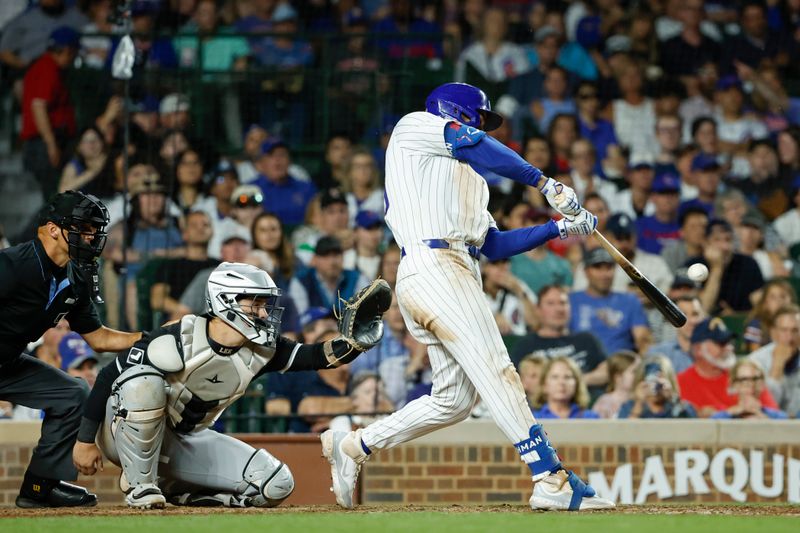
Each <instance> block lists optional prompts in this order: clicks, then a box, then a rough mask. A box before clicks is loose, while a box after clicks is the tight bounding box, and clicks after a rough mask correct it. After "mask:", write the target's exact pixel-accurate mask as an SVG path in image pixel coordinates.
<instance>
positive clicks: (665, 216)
mask: <svg viewBox="0 0 800 533" xmlns="http://www.w3.org/2000/svg"><path fill="white" fill-rule="evenodd" d="M680 192H681V181H680V178H679V177H678V175H677V174H674V173H671V172H660V173H657V174H656V175H655V178H654V179H653V186H652V187H651V189H650V201H651V202H653V206H655V213H653V214H652V215H649V216H642V217H639V218H637V219H636V235H637V239H636V241H637V242H638V244H639V248H641V249H642V250H644V251H645V252H650V253H651V254H660V253H661V248H663V246H664V245H665V244H666V243H668V242H669V241H673V240H676V239H679V238H680V230H681V228H680V223H679V222H678V206H679V205H680V201H681V200H680Z"/></svg>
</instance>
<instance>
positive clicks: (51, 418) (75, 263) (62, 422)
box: [0, 191, 141, 507]
mask: <svg viewBox="0 0 800 533" xmlns="http://www.w3.org/2000/svg"><path fill="white" fill-rule="evenodd" d="M107 224H108V210H107V209H106V208H105V206H104V205H103V204H102V203H101V202H100V201H99V200H98V199H97V198H95V197H94V196H91V195H89V196H87V195H85V194H83V193H81V192H76V191H67V192H65V193H61V194H58V195H56V196H55V197H54V198H53V200H52V201H51V202H50V203H49V204H47V205H46V206H45V207H44V208H43V209H42V212H41V214H40V219H39V227H38V229H37V234H36V238H35V239H33V240H31V241H28V242H25V243H22V244H19V245H17V246H14V247H13V248H8V249H6V250H2V251H0V400H7V401H10V402H12V403H15V404H20V405H25V406H27V407H32V408H34V409H42V410H44V421H43V423H42V435H41V438H40V439H39V444H38V445H37V446H36V448H35V449H34V450H33V455H32V457H31V462H30V464H29V465H28V469H27V471H26V472H25V479H24V480H23V482H22V487H21V488H20V491H19V496H17V500H16V503H17V506H18V507H73V506H92V505H96V504H97V496H95V495H94V494H91V493H90V492H88V491H87V490H86V489H84V488H82V487H78V486H75V485H72V484H70V483H64V481H62V480H74V479H76V478H77V477H78V472H77V470H76V469H75V467H74V466H73V464H72V446H73V444H74V443H75V437H76V435H77V432H78V426H79V425H80V422H81V415H82V413H83V402H84V400H85V399H86V397H87V396H88V393H89V388H88V386H87V385H86V383H85V382H84V381H83V380H81V379H77V378H73V377H71V376H69V375H67V374H65V373H64V372H62V371H61V370H59V369H57V368H53V367H51V366H49V365H47V364H45V363H43V362H42V361H39V360H38V359H36V358H34V357H30V356H28V355H25V354H22V351H23V350H24V349H25V346H26V345H27V343H28V342H30V341H34V340H36V339H38V338H39V337H41V335H42V333H44V332H45V331H46V330H47V329H48V328H51V327H53V326H54V325H55V324H57V323H58V322H59V321H60V320H61V319H62V318H66V319H67V320H68V321H69V324H70V327H71V328H72V329H73V330H74V331H76V332H78V333H79V334H80V335H81V336H82V337H83V338H84V339H85V340H86V342H88V343H89V345H90V346H91V347H92V348H93V349H94V350H95V351H97V352H116V351H119V350H124V349H127V348H129V347H130V346H132V345H133V343H135V342H136V341H137V340H139V338H140V337H141V333H124V332H121V331H115V330H112V329H109V328H107V327H105V326H103V325H102V324H101V323H100V319H99V317H98V316H97V312H96V311H95V308H94V304H93V298H94V295H95V291H96V275H97V269H96V259H97V257H98V256H99V255H100V252H102V250H103V246H105V242H106V237H107V234H106V225H107Z"/></svg>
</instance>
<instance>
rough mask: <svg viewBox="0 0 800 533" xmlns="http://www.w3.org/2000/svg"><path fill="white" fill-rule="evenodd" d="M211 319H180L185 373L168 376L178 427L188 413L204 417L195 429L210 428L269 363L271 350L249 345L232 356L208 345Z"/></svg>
mask: <svg viewBox="0 0 800 533" xmlns="http://www.w3.org/2000/svg"><path fill="white" fill-rule="evenodd" d="M207 324H208V320H207V319H206V318H203V317H198V316H193V315H189V316H186V317H184V318H183V319H182V320H181V328H180V337H181V344H182V346H183V360H184V367H183V370H181V371H179V372H174V373H170V374H167V376H166V380H167V382H168V383H169V390H168V391H167V396H168V400H167V412H168V414H169V419H170V424H171V425H172V426H173V427H176V426H177V425H178V424H179V423H180V422H181V420H183V418H184V414H185V412H187V411H191V412H192V413H196V414H203V413H204V416H203V418H202V420H201V421H200V422H198V423H197V425H196V426H195V427H194V430H199V429H203V428H206V427H209V426H210V425H211V424H213V423H214V421H215V420H216V419H217V418H218V417H219V415H220V414H222V411H224V410H225V408H227V407H228V406H229V405H230V404H232V403H233V402H234V401H235V400H237V399H238V398H239V397H241V396H242V395H243V394H244V392H245V390H246V389H247V386H248V385H249V384H250V382H251V381H252V380H253V378H254V377H255V376H256V374H258V372H259V371H260V370H261V369H262V368H263V367H264V366H265V365H266V364H267V363H268V362H269V360H270V359H271V358H272V356H273V355H274V353H275V351H274V349H272V348H266V347H263V346H257V345H254V344H251V343H247V344H245V345H244V346H242V347H241V348H239V350H237V351H236V352H234V353H232V354H229V355H228V354H219V353H217V352H215V351H214V350H213V349H212V348H211V346H210V345H209V343H208V337H207V334H206V332H207Z"/></svg>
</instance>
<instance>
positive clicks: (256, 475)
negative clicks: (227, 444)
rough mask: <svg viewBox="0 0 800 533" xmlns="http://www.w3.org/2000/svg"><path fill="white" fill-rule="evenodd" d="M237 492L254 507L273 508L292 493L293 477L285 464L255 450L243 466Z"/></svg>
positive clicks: (264, 452) (263, 451) (261, 451)
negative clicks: (248, 499)
mask: <svg viewBox="0 0 800 533" xmlns="http://www.w3.org/2000/svg"><path fill="white" fill-rule="evenodd" d="M242 477H243V478H244V479H243V480H242V483H241V484H240V485H239V487H238V490H237V492H238V493H239V494H242V495H243V496H246V497H249V498H250V502H251V505H253V506H254V507H275V506H277V505H280V503H281V502H282V501H283V500H285V499H286V498H288V497H289V495H290V494H291V493H292V491H294V476H292V472H291V470H289V467H288V466H287V465H286V464H285V463H282V462H281V461H279V460H278V459H276V458H275V457H273V456H272V455H270V454H269V453H267V452H266V450H257V451H256V452H255V453H254V454H253V456H252V457H251V458H250V460H249V461H248V462H247V466H245V469H244V472H243V475H242Z"/></svg>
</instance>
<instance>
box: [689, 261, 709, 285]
mask: <svg viewBox="0 0 800 533" xmlns="http://www.w3.org/2000/svg"><path fill="white" fill-rule="evenodd" d="M686 274H687V275H688V276H689V279H690V280H692V281H705V280H706V278H708V267H707V266H705V265H704V264H703V263H695V264H693V265H692V266H690V267H689V269H688V270H687V271H686Z"/></svg>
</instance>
